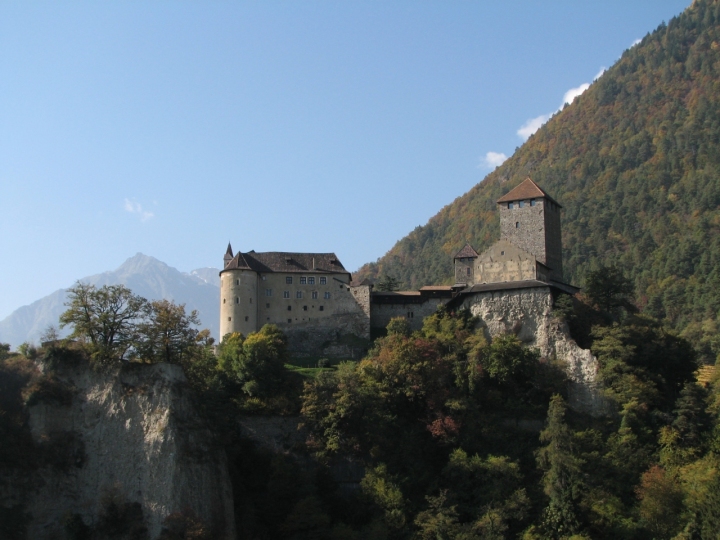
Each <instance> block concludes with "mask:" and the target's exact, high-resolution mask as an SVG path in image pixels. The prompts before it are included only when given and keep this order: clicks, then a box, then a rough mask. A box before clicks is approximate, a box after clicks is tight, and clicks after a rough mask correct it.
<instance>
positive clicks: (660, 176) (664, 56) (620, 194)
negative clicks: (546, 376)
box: [355, 0, 720, 360]
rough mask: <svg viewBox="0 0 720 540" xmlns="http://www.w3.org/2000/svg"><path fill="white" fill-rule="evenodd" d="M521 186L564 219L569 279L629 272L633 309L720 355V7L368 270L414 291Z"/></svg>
mask: <svg viewBox="0 0 720 540" xmlns="http://www.w3.org/2000/svg"><path fill="white" fill-rule="evenodd" d="M527 176H531V177H532V179H533V180H534V181H536V182H537V183H538V184H539V185H541V186H542V187H543V188H544V189H545V190H546V191H547V192H548V193H550V194H552V196H553V197H554V198H555V199H557V200H558V201H559V202H560V203H561V204H562V205H563V207H564V209H563V217H562V221H563V258H564V268H565V278H566V280H567V281H569V282H572V283H575V284H578V285H580V286H582V285H583V284H584V283H585V277H586V276H587V274H588V272H590V271H591V270H593V269H595V266H594V265H605V266H611V265H617V266H619V267H620V268H621V269H622V270H623V271H624V273H625V274H627V275H629V276H630V278H631V281H632V284H633V286H634V289H635V294H636V298H637V302H638V307H639V308H641V309H642V310H643V311H644V312H645V313H648V314H650V315H652V316H653V317H656V318H659V319H661V320H663V321H664V322H666V323H667V324H669V325H671V326H672V327H674V328H676V329H678V330H681V331H683V332H684V333H685V335H686V336H687V337H690V338H691V339H692V340H693V341H694V342H695V343H696V345H697V347H698V349H699V350H700V352H701V354H702V355H703V356H704V358H705V359H706V360H710V359H712V360H714V357H715V356H716V355H717V354H718V352H720V334H719V333H718V311H719V310H720V2H718V1H717V0H698V1H696V2H693V4H692V6H691V7H689V8H688V9H687V10H686V11H685V12H684V13H682V14H681V15H679V16H678V17H675V18H673V19H672V20H671V21H670V22H669V23H668V24H662V25H661V26H660V27H658V28H657V29H656V30H655V31H654V32H652V33H650V34H648V35H647V36H645V38H644V39H643V40H642V42H641V43H640V44H639V45H637V46H635V47H632V48H630V49H629V50H627V51H625V53H624V54H623V55H622V58H620V60H619V61H618V62H617V63H616V64H615V65H614V66H613V67H611V68H610V69H609V70H607V71H606V72H605V73H604V74H603V75H602V76H601V77H600V78H599V79H598V80H597V81H596V82H595V83H594V84H592V85H591V86H590V88H589V89H588V90H587V91H585V93H583V94H582V95H581V96H579V97H578V98H576V99H575V101H574V102H573V103H572V104H571V105H569V106H566V107H565V108H564V109H563V110H562V111H560V112H558V113H557V114H556V115H555V116H554V117H553V118H552V119H551V120H550V121H548V122H547V124H545V125H544V126H543V127H542V128H540V130H539V131H537V132H536V133H535V134H534V135H533V136H532V137H531V138H530V139H529V140H528V141H527V142H526V143H525V144H524V145H523V146H522V147H520V148H518V149H517V150H516V152H515V154H514V155H513V156H512V157H511V158H510V159H508V160H507V161H506V162H505V163H504V164H503V165H502V166H500V167H499V168H497V169H496V170H495V171H494V172H492V173H491V174H489V175H488V176H487V177H486V178H485V179H484V180H483V181H482V182H481V183H480V184H478V185H477V186H475V187H474V188H473V189H472V190H470V191H469V192H468V193H466V194H465V195H463V196H462V197H459V198H458V199H456V200H455V201H454V202H453V203H452V204H450V205H448V206H446V207H445V208H443V209H442V210H441V211H440V212H439V213H438V214H437V215H436V216H434V217H433V218H431V219H430V221H429V222H428V223H427V224H426V225H424V226H422V227H418V228H416V229H415V230H414V231H412V232H411V233H410V234H409V235H408V236H407V237H405V238H403V239H402V240H400V241H399V242H398V243H397V244H396V245H395V246H394V247H393V248H392V249H391V250H390V251H389V252H388V253H387V254H386V255H385V256H383V257H382V258H380V259H379V260H378V261H377V262H375V263H370V264H367V265H365V266H363V267H362V268H361V269H360V270H359V271H358V272H357V273H356V276H355V277H356V279H364V278H370V279H379V278H381V277H383V276H387V275H390V276H393V277H394V278H396V279H398V280H400V281H401V282H402V283H403V285H404V286H405V287H411V288H416V287H420V286H423V285H429V284H436V283H449V280H451V279H452V276H453V271H452V257H453V255H454V254H455V253H456V252H457V251H458V250H459V249H460V248H462V246H463V245H464V243H465V242H466V241H469V242H470V243H471V244H472V245H473V246H474V247H475V248H476V249H477V250H484V249H485V248H487V247H489V246H490V245H491V244H492V243H493V242H495V241H496V240H497V239H498V238H499V219H498V215H497V211H496V209H495V201H496V200H497V199H498V198H500V197H501V196H502V195H504V194H505V193H507V192H508V191H509V190H510V189H512V188H513V187H515V186H516V185H517V184H518V183H520V182H521V181H522V180H524V179H525V178H526V177H527Z"/></svg>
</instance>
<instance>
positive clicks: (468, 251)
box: [455, 244, 478, 259]
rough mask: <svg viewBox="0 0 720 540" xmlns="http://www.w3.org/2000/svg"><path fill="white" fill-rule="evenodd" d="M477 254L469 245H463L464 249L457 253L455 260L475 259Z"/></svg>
mask: <svg viewBox="0 0 720 540" xmlns="http://www.w3.org/2000/svg"><path fill="white" fill-rule="evenodd" d="M477 256H478V252H477V251H475V250H474V249H473V248H472V246H471V245H470V244H465V247H464V248H462V249H461V250H460V251H458V252H457V254H456V255H455V258H456V259H466V258H468V257H477Z"/></svg>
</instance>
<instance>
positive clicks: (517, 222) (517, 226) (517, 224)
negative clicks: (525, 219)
mask: <svg viewBox="0 0 720 540" xmlns="http://www.w3.org/2000/svg"><path fill="white" fill-rule="evenodd" d="M515 228H516V229H519V228H520V222H519V221H516V222H515Z"/></svg>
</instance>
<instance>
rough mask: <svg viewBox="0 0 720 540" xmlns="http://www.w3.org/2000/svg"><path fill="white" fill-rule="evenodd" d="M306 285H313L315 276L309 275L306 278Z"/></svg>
mask: <svg viewBox="0 0 720 540" xmlns="http://www.w3.org/2000/svg"><path fill="white" fill-rule="evenodd" d="M308 285H315V278H314V277H309V278H308Z"/></svg>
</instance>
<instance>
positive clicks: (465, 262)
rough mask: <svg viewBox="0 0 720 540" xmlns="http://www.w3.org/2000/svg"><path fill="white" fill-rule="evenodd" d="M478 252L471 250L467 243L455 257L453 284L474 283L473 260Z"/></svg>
mask: <svg viewBox="0 0 720 540" xmlns="http://www.w3.org/2000/svg"><path fill="white" fill-rule="evenodd" d="M477 258H478V252H477V251H475V249H473V247H472V246H471V245H470V243H469V242H465V247H464V248H462V249H461V250H460V251H458V252H457V254H456V255H455V258H454V261H455V284H456V285H463V284H464V285H468V284H470V283H475V260H476V259H477Z"/></svg>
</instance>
